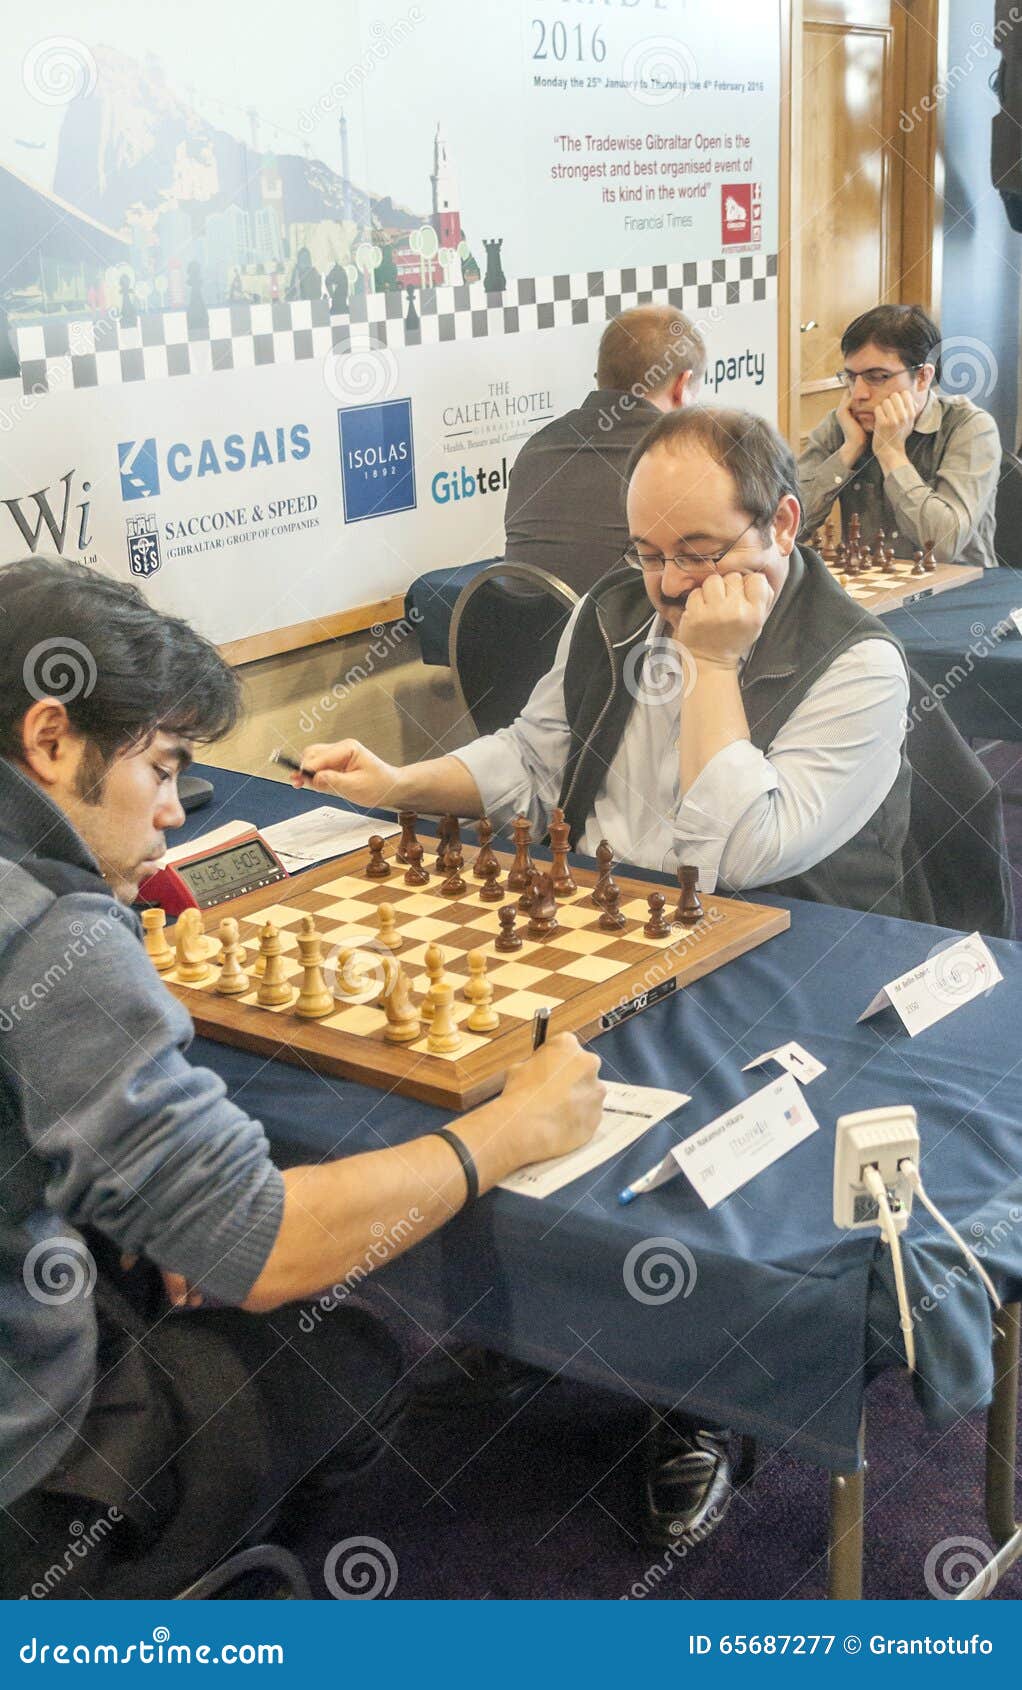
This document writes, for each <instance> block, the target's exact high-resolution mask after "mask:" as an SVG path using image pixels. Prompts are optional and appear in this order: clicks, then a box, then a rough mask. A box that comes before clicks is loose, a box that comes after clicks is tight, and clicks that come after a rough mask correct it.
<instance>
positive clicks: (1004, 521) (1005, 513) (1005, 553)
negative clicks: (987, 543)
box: [994, 452, 1022, 569]
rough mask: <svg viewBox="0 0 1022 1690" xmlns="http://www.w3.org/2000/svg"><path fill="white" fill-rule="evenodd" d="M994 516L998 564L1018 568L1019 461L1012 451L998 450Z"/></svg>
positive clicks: (1021, 555)
mask: <svg viewBox="0 0 1022 1690" xmlns="http://www.w3.org/2000/svg"><path fill="white" fill-rule="evenodd" d="M994 519H995V522H996V528H995V531H994V551H995V553H996V555H997V561H998V563H999V564H1000V565H1001V566H1002V568H1004V569H1022V463H1020V462H1019V460H1018V458H1016V456H1015V454H1014V453H1013V452H1002V453H1001V474H1000V478H999V480H998V483H997V500H996V503H995V505H994Z"/></svg>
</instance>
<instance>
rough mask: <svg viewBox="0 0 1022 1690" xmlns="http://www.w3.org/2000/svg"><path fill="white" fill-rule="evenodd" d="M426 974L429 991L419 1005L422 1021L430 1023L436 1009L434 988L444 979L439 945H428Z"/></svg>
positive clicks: (442, 955)
mask: <svg viewBox="0 0 1022 1690" xmlns="http://www.w3.org/2000/svg"><path fill="white" fill-rule="evenodd" d="M426 973H427V974H428V975H429V989H428V990H427V992H426V996H425V997H424V998H423V1000H422V1003H421V1005H420V1010H421V1013H422V1019H423V1020H424V1021H432V1019H433V1012H434V1010H435V1008H436V988H437V987H438V986H439V985H440V983H441V981H442V980H443V977H444V953H443V951H442V950H441V949H440V946H439V945H430V946H429V948H428V950H427V951H426Z"/></svg>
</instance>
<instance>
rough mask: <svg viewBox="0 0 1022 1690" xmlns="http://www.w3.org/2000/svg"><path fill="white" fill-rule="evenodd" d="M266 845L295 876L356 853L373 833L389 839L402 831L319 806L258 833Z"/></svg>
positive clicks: (391, 826) (323, 805)
mask: <svg viewBox="0 0 1022 1690" xmlns="http://www.w3.org/2000/svg"><path fill="white" fill-rule="evenodd" d="M260 831H261V833H262V836H263V838H264V839H265V840H266V843H267V845H271V846H272V847H273V849H274V850H275V851H276V853H277V855H278V857H279V858H280V860H281V862H282V863H283V864H284V867H285V868H286V869H287V871H288V873H289V874H297V873H298V872H299V871H300V870H301V869H303V868H311V867H312V865H313V863H322V862H325V861H326V859H327V858H328V857H339V856H341V855H342V854H344V853H345V852H347V851H359V850H361V848H362V846H363V845H368V843H369V840H370V839H371V837H372V836H373V834H374V833H378V834H379V835H380V837H381V839H389V838H390V837H391V836H392V835H393V834H395V833H400V831H401V829H400V828H399V827H397V826H396V825H395V824H394V823H393V822H381V821H374V820H373V819H372V818H371V817H366V816H360V815H356V814H354V813H353V812H352V811H350V810H338V809H336V808H334V806H333V805H331V804H322V805H320V807H319V809H317V810H307V811H306V813H305V814H304V815H303V816H291V817H290V818H289V819H288V820H287V821H284V822H274V823H273V825H272V827H264V828H262V829H261V830H260Z"/></svg>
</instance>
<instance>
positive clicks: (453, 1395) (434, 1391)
mask: <svg viewBox="0 0 1022 1690" xmlns="http://www.w3.org/2000/svg"><path fill="white" fill-rule="evenodd" d="M549 1377H550V1375H549V1373H545V1372H544V1371H543V1369H542V1368H539V1367H530V1366H529V1364H528V1362H524V1361H514V1360H512V1358H511V1357H510V1356H501V1355H498V1354H497V1353H496V1351H495V1350H487V1349H484V1348H483V1347H482V1346H481V1345H479V1344H461V1345H459V1346H457V1347H455V1348H454V1349H452V1350H451V1351H450V1353H449V1355H447V1356H443V1357H442V1358H441V1360H440V1361H439V1363H438V1364H437V1365H436V1367H435V1368H434V1369H431V1370H430V1371H429V1372H427V1373H422V1372H421V1370H420V1369H416V1370H415V1372H414V1373H413V1374H412V1375H411V1382H412V1384H413V1390H412V1397H411V1403H410V1412H411V1413H413V1414H449V1413H450V1412H451V1411H452V1410H455V1409H464V1408H480V1407H484V1406H487V1405H489V1404H492V1403H505V1404H508V1405H514V1406H518V1405H519V1404H520V1403H522V1402H524V1401H525V1399H526V1398H527V1397H530V1396H532V1395H534V1393H535V1392H536V1391H538V1390H540V1389H541V1387H542V1386H543V1385H544V1384H545V1383H546V1382H547V1380H548V1379H549ZM416 1381H418V1383H416Z"/></svg>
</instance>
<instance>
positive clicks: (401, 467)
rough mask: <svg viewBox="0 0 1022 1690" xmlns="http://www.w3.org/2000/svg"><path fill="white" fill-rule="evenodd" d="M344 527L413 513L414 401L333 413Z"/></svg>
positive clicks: (389, 400) (387, 401)
mask: <svg viewBox="0 0 1022 1690" xmlns="http://www.w3.org/2000/svg"><path fill="white" fill-rule="evenodd" d="M337 426H338V429H339V431H340V445H341V491H342V493H343V496H344V520H345V522H363V521H365V519H366V518H367V517H370V516H389V515H391V514H392V513H393V512H394V511H410V510H414V509H415V448H414V445H413V441H412V402H411V400H410V399H387V400H385V401H384V402H383V403H382V404H379V405H347V406H345V408H344V410H342V411H338V413H337Z"/></svg>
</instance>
